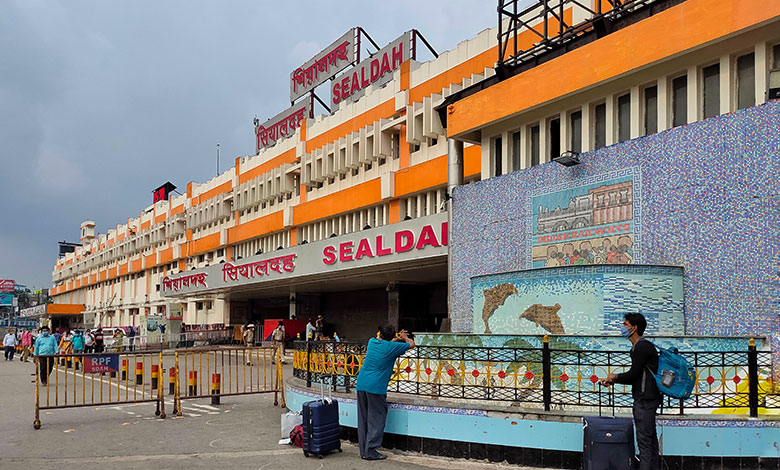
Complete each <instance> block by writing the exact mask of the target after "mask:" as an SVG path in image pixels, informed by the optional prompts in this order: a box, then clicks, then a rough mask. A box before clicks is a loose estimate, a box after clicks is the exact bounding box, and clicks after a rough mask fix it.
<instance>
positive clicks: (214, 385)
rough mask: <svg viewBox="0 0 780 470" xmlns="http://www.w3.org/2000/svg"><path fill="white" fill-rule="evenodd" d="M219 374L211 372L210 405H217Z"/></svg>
mask: <svg viewBox="0 0 780 470" xmlns="http://www.w3.org/2000/svg"><path fill="white" fill-rule="evenodd" d="M219 388H220V375H219V374H211V404H212V405H219V395H220V390H219Z"/></svg>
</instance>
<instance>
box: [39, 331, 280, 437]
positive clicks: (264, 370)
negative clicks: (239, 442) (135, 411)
mask: <svg viewBox="0 0 780 470" xmlns="http://www.w3.org/2000/svg"><path fill="white" fill-rule="evenodd" d="M278 354H280V351H279V350H278V349H277V348H273V347H251V348H246V347H223V348H210V349H201V350H188V351H175V352H173V353H170V352H169V353H167V354H166V353H164V352H163V351H154V352H149V351H126V352H106V353H101V354H69V353H65V354H56V355H51V356H38V357H37V358H36V376H35V420H34V422H33V426H34V427H35V429H40V427H41V421H40V411H41V410H52V409H62V408H79V407H88V406H103V405H124V404H133V403H155V404H156V407H155V414H156V415H158V416H159V417H160V418H165V417H166V413H165V399H166V393H167V394H168V395H169V397H168V399H169V400H172V405H173V414H174V415H175V416H182V406H181V401H182V400H187V399H196V398H201V399H202V398H211V400H212V403H213V404H219V399H220V397H223V396H233V395H249V394H262V393H268V394H270V393H273V394H274V406H276V405H279V404H280V402H281V406H285V399H284V379H283V375H282V366H281V361H275V360H274V359H276V358H277V357H278ZM166 365H167V366H168V369H166V368H165V367H166ZM166 381H167V384H166ZM166 390H167V392H166Z"/></svg>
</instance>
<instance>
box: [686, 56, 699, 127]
mask: <svg viewBox="0 0 780 470" xmlns="http://www.w3.org/2000/svg"><path fill="white" fill-rule="evenodd" d="M698 76H699V73H698V68H697V67H695V66H694V67H688V87H687V88H688V123H689V124H690V123H692V122H696V121H698V120H699V80H698Z"/></svg>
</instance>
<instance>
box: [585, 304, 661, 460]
mask: <svg viewBox="0 0 780 470" xmlns="http://www.w3.org/2000/svg"><path fill="white" fill-rule="evenodd" d="M624 318H625V320H624V321H623V325H622V326H621V327H620V333H621V334H622V335H623V337H625V338H628V340H629V341H631V345H632V346H631V368H630V369H629V370H628V372H623V373H621V374H609V376H608V377H607V378H606V379H601V381H600V383H601V385H605V386H608V385H612V384H615V383H618V384H626V385H628V384H630V385H631V395H632V396H633V397H634V409H633V411H634V428H635V429H636V442H637V446H638V447H639V470H656V469H658V468H660V465H661V458H660V456H659V455H658V435H657V433H656V429H655V417H656V412H657V411H658V407H659V406H660V405H661V392H660V391H659V390H658V385H657V384H656V382H655V374H656V372H657V371H658V351H657V350H656V349H655V345H654V344H653V343H651V342H650V341H648V340H646V339H645V338H643V337H642V335H643V334H644V332H645V328H647V320H645V317H644V315H642V314H641V313H627V314H626V315H625V316H624Z"/></svg>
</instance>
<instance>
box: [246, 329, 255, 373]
mask: <svg viewBox="0 0 780 470" xmlns="http://www.w3.org/2000/svg"><path fill="white" fill-rule="evenodd" d="M254 344H255V325H253V324H251V323H250V324H249V325H247V326H246V328H245V329H244V346H246V347H252V346H254ZM246 365H248V366H251V365H252V354H249V360H248V361H246Z"/></svg>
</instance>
